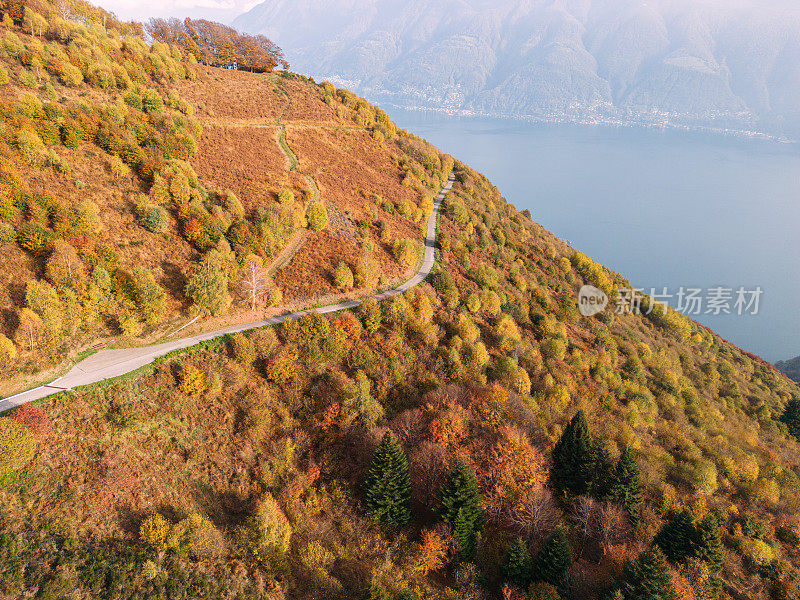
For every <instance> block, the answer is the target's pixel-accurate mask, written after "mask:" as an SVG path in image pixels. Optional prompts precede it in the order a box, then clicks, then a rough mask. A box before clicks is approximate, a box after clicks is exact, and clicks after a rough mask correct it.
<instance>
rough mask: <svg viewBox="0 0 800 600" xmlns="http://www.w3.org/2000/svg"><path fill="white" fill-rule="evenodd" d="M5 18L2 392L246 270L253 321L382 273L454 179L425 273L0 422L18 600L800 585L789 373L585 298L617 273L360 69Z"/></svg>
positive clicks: (639, 593)
mask: <svg viewBox="0 0 800 600" xmlns="http://www.w3.org/2000/svg"><path fill="white" fill-rule="evenodd" d="M2 6H4V7H5V6H6V5H2ZM78 6H82V5H78ZM34 20H35V19H34V17H32V16H31V15H30V14H28V19H27V22H29V23H30V22H33V21H34ZM9 21H10V20H9V19H5V20H4V25H3V26H2V27H0V42H2V48H3V51H2V61H1V62H2V64H3V65H4V67H3V68H5V69H6V70H7V71H8V72H9V83H7V84H5V85H0V89H2V90H4V91H3V93H4V94H6V95H5V96H3V97H4V98H5V99H6V100H5V101H4V102H3V103H2V104H0V109H1V110H0V116H2V123H3V129H2V130H0V142H2V143H0V155H1V156H2V158H3V159H4V160H3V162H2V163H0V181H1V182H2V187H0V236H2V237H0V241H2V244H3V246H2V252H3V253H4V256H7V257H8V258H7V259H6V260H5V261H3V264H2V265H0V273H2V276H3V280H2V281H3V285H4V287H3V290H2V293H3V294H5V298H6V300H4V304H3V305H2V311H3V319H4V322H3V336H0V361H1V362H0V364H2V365H4V369H5V370H4V371H3V375H2V377H0V379H2V380H3V383H4V385H6V386H8V387H10V386H11V385H12V384H13V382H14V379H13V377H14V373H17V377H20V375H19V374H20V373H25V372H29V371H32V370H34V369H35V368H38V367H41V366H43V365H45V364H48V363H51V362H54V361H57V360H59V359H60V357H61V356H62V355H63V354H64V353H65V352H67V351H69V350H70V349H74V347H75V346H76V345H78V344H79V343H80V342H81V341H86V342H87V343H88V342H89V341H90V340H95V339H99V338H102V337H103V336H107V335H115V336H119V335H124V336H127V337H128V339H129V340H130V339H134V338H137V336H143V337H146V336H148V335H150V336H154V335H157V334H158V333H159V332H160V331H164V330H165V329H166V328H167V326H168V325H172V324H173V323H178V322H179V321H178V319H177V318H176V315H177V314H179V311H181V310H187V311H195V312H197V313H198V314H203V315H210V316H211V317H210V318H209V319H208V320H207V321H206V323H207V324H211V323H214V322H216V321H215V319H223V318H228V319H235V318H237V316H238V317H241V318H247V317H248V315H249V317H250V318H252V316H253V314H252V312H251V311H250V306H249V305H248V304H247V302H241V298H240V296H241V294H238V293H237V292H239V291H240V290H239V288H240V285H241V278H240V274H241V273H242V272H245V273H246V272H248V271H249V272H250V273H254V272H255V273H259V269H264V270H267V269H269V268H270V267H273V269H271V270H270V271H269V272H271V273H272V272H274V276H273V282H274V284H275V285H276V286H277V287H275V288H271V289H270V290H269V293H268V294H264V296H265V297H263V298H258V301H259V307H258V309H257V312H258V316H260V315H261V314H262V313H263V312H264V311H266V310H272V311H277V310H281V307H282V306H285V305H286V304H287V303H290V302H291V303H295V302H297V301H302V300H303V299H306V300H307V299H311V300H312V301H313V300H314V299H317V298H318V297H320V296H325V295H330V294H333V293H358V292H359V291H360V292H361V293H364V292H365V291H366V290H369V289H373V288H375V287H376V286H381V285H383V284H385V283H386V282H388V281H391V280H392V279H396V278H398V277H399V276H400V275H401V274H402V273H403V272H404V271H405V270H407V269H411V268H413V266H414V262H415V260H416V258H417V255H416V247H415V244H417V243H418V241H419V240H420V238H421V231H420V224H421V222H422V220H423V219H424V218H425V216H426V215H427V214H429V211H430V210H431V197H432V194H433V193H434V192H435V191H436V190H437V189H438V188H439V186H440V185H441V184H442V183H443V182H444V181H445V180H446V179H447V177H448V175H449V174H450V173H452V174H453V176H454V178H455V182H454V185H453V188H452V190H451V192H450V193H449V194H448V195H447V197H446V199H445V201H444V205H443V209H442V212H441V214H440V218H439V223H438V226H439V232H438V249H437V250H438V254H437V268H436V270H435V272H434V274H433V275H432V276H431V277H430V278H429V280H428V281H426V282H424V283H423V284H421V285H419V286H417V287H415V288H413V289H411V290H409V291H408V292H406V293H404V294H401V295H397V296H394V297H392V298H390V299H387V300H384V301H382V302H380V303H378V302H377V301H375V300H367V301H365V302H364V303H363V304H362V305H361V306H360V307H359V308H358V309H357V310H355V311H353V312H344V313H340V314H333V315H327V316H323V315H320V314H318V313H315V312H312V313H310V314H308V315H306V316H304V317H302V318H301V319H299V320H297V321H287V322H286V323H284V324H282V325H281V326H280V327H275V328H263V329H259V330H253V331H250V332H248V333H246V334H238V335H234V336H228V337H226V338H222V339H218V340H215V341H212V342H209V343H206V344H203V345H200V346H197V347H194V348H192V349H190V350H188V351H185V352H182V353H178V354H175V355H171V356H166V357H164V358H163V359H160V360H159V361H157V362H156V363H154V364H153V365H150V366H148V367H146V368H144V369H141V370H140V371H138V372H134V373H131V374H129V375H127V376H125V377H124V378H122V379H120V380H117V381H110V382H104V383H102V384H98V385H94V386H91V387H89V388H86V389H79V390H75V391H69V392H64V393H61V394H59V395H56V396H51V397H49V398H47V399H46V400H44V401H42V402H40V403H38V404H37V405H35V406H33V405H28V406H24V407H21V408H19V409H17V410H15V411H13V412H12V413H11V414H4V415H2V416H0V598H110V599H131V600H133V599H137V600H138V599H142V600H144V599H148V600H152V599H159V600H160V599H165V600H166V599H169V600H174V599H187V600H188V599H195V598H215V599H225V600H233V599H236V600H249V599H254V598H269V599H275V600H277V599H281V598H308V599H314V600H317V599H320V600H321V599H331V600H333V599H336V600H340V599H353V600H355V599H357V598H361V599H366V600H372V599H380V600H386V599H392V600H409V599H411V600H413V599H414V598H419V599H425V600H428V599H433V600H439V599H441V600H484V599H486V600H488V599H494V598H503V599H504V600H510V599H525V600H558V599H564V600H677V599H681V600H715V599H723V600H727V599H731V600H742V599H745V598H746V599H748V600H750V599H752V600H769V599H773V600H792V599H795V598H798V597H800V554H798V548H799V547H800V443H799V442H798V440H800V388H798V386H797V385H796V384H795V383H793V382H790V381H789V380H788V379H786V378H785V377H784V376H782V375H781V374H780V373H778V372H777V371H776V370H775V369H774V368H772V367H771V366H770V365H768V364H766V363H765V362H763V361H761V360H760V359H757V358H756V357H753V356H752V355H749V354H748V353H746V352H743V351H741V350H740V349H738V348H736V347H734V346H732V345H731V344H729V343H727V342H725V341H724V340H722V339H720V338H719V336H717V335H716V334H714V333H713V332H712V331H710V330H708V329H706V328H704V327H702V326H700V325H698V324H697V323H695V322H693V321H691V320H690V319H687V318H686V317H684V316H683V315H680V314H678V313H676V312H674V311H672V310H666V309H663V307H658V306H656V307H654V310H652V311H650V312H649V314H613V312H612V311H610V310H607V311H604V312H601V313H600V314H598V315H596V316H593V317H584V316H582V315H581V314H580V312H579V311H578V306H577V303H576V300H575V299H576V297H577V294H578V290H579V289H580V287H581V286H582V285H584V284H591V285H593V286H596V287H598V288H602V289H603V290H605V291H606V292H607V293H609V295H611V296H612V297H614V296H615V295H616V294H618V293H619V290H620V289H621V288H622V287H625V286H627V285H628V282H627V281H626V280H625V279H624V278H623V277H622V276H621V275H619V274H616V273H613V272H611V271H609V270H608V269H606V268H604V267H603V266H602V265H600V264H597V263H596V262H594V261H593V260H592V259H591V258H589V257H587V256H585V255H583V254H581V253H579V252H575V251H574V250H573V249H572V248H570V247H569V246H568V245H566V244H565V243H563V242H562V241H560V240H558V239H557V238H556V237H555V236H553V235H552V234H551V233H550V232H548V231H546V230H545V229H544V228H542V227H541V226H540V225H538V224H536V223H535V222H533V221H532V220H531V218H530V215H529V214H527V213H520V212H518V211H517V210H516V209H515V208H514V207H513V206H512V205H510V204H508V203H507V202H506V200H505V199H504V198H503V196H502V194H501V192H500V190H498V189H497V188H496V187H494V186H493V185H492V184H491V183H490V182H489V181H488V180H487V179H486V178H485V177H484V176H482V175H480V174H479V173H477V172H475V171H474V170H473V169H471V168H470V167H469V166H467V165H465V164H463V163H460V162H458V161H454V160H453V159H452V158H451V157H449V156H447V155H444V154H442V153H440V152H439V151H437V150H436V149H434V148H432V147H431V146H430V145H429V144H427V143H425V142H424V141H422V140H419V139H417V138H415V137H413V136H412V135H410V134H407V133H404V132H399V131H398V130H397V129H396V128H395V126H394V125H393V124H392V123H391V122H390V121H389V120H388V118H387V117H386V115H385V114H384V113H382V111H380V110H378V109H376V108H375V107H372V106H370V105H369V104H368V103H366V102H365V101H363V100H362V99H359V98H357V97H355V96H353V95H352V94H350V93H349V92H347V91H346V90H337V89H335V88H334V87H333V86H331V85H330V84H322V85H317V84H315V83H314V82H312V81H310V80H306V79H305V78H303V77H301V76H298V75H293V74H290V73H283V74H272V73H270V74H250V73H240V72H236V71H232V70H215V69H212V68H210V67H202V66H199V65H196V64H194V63H193V62H191V61H190V60H188V59H186V58H185V57H184V56H183V55H182V54H181V52H180V51H179V50H178V49H176V48H169V47H166V46H164V45H162V44H154V45H153V46H147V45H146V44H144V42H142V41H141V39H140V38H138V37H136V36H135V35H133V34H130V33H126V34H125V37H124V38H123V37H121V34H120V32H121V31H122V29H125V28H124V27H122V25H119V26H116V24H115V22H114V21H107V28H103V27H101V26H98V24H97V21H92V20H91V19H87V18H81V19H80V21H75V20H71V21H69V23H68V24H64V23H60V22H59V23H58V24H57V25H58V28H56V23H55V22H53V23H51V25H50V27H51V28H52V30H51V29H48V30H47V32H46V33H43V34H41V37H37V36H35V35H30V34H28V33H26V31H27V30H26V29H25V27H26V25H25V18H24V16H22V17H20V18H19V19H17V20H16V22H9ZM121 28H122V29H121ZM62 30H63V31H62ZM65 31H68V33H65ZM125 31H128V30H127V29H125ZM12 35H13V37H12ZM15 38H17V39H18V40H19V44H17V42H16V41H15ZM20 44H21V45H22V46H23V47H24V50H23V49H21V48H20ZM40 46H41V47H40ZM82 49H83V50H82ZM25 52H27V53H29V54H25ZM59 53H64V54H65V56H62V54H59ZM89 55H91V56H92V57H93V58H92V59H91V60H89V59H88V58H87V59H86V60H82V59H81V57H84V58H85V57H87V56H89ZM59 56H60V57H61V58H57V57H59ZM35 57H43V58H45V59H47V60H48V61H49V60H50V59H53V60H59V61H61V63H62V67H61V68H60V69H55V67H52V68H51V70H53V71H54V73H58V72H59V70H60V71H62V72H63V71H64V68H63V67H64V65H65V63H66V62H69V64H70V65H73V66H74V68H75V69H77V71H78V72H79V73H80V74H81V78H84V77H85V78H86V81H87V82H86V83H83V82H78V83H76V84H75V86H74V87H71V88H69V90H72V92H74V91H75V90H81V91H85V92H86V94H85V95H84V96H81V95H80V91H79V92H78V93H77V95H75V94H72V92H69V93H70V94H71V95H69V96H67V95H66V94H67V92H68V90H67V88H65V87H64V85H65V84H63V83H61V75H55V74H50V72H49V71H46V72H47V73H48V74H47V78H46V79H45V75H43V74H41V73H40V75H39V76H40V77H41V78H42V81H41V82H39V83H37V82H34V80H32V79H31V77H34V78H35V77H36V74H35V68H34V67H35V64H36V63H35V62H34V61H33V58H35ZM112 58H113V59H114V60H113V61H112V60H111V59H112ZM43 62H46V61H43ZM110 62H113V63H115V64H117V65H124V67H123V70H124V71H125V73H124V74H123V73H122V72H121V71H118V70H117V71H116V72H115V71H114V70H113V66H108V65H109V63H110ZM48 64H49V63H48ZM98 65H99V66H101V67H102V66H107V67H108V68H109V69H111V70H112V71H111V72H112V74H113V75H114V80H113V81H114V83H113V85H111V84H110V80H109V79H108V78H104V77H100V76H99V75H97V70H98V69H97V66H98ZM101 70H103V69H101ZM66 73H67V74H69V73H71V74H72V75H73V76H74V78H72V79H70V78H69V77H67V78H66V80H67V81H77V80H78V77H77V75H76V74H75V71H74V70H71V69H66ZM0 74H1V73H0ZM126 76H127V78H126ZM104 80H105V81H106V83H105V84H103V83H102V81H104ZM25 81H27V82H28V83H30V85H27V84H25ZM94 82H98V83H94ZM251 87H252V89H254V90H256V91H258V90H260V91H261V92H263V102H264V105H263V106H262V107H258V99H259V95H258V93H254V92H253V91H252V90H251V89H250V88H251ZM50 88H52V90H51V89H50ZM226 90H227V91H229V92H230V94H229V99H230V100H229V101H228V100H226V97H227V96H226V95H225V93H224V92H225V91H226ZM270 90H278V91H275V92H274V94H273V93H272V92H270ZM51 91H52V92H53V93H51ZM62 91H63V92H64V97H65V98H66V99H65V100H64V99H62V97H61V92H62ZM271 94H272V95H271ZM187 98H188V99H189V100H190V101H187V100H186V99H187ZM159 100H160V103H159ZM281 102H283V104H281ZM140 106H141V109H140V108H139V107H140ZM195 106H197V109H195ZM126 107H127V108H126ZM242 107H247V108H246V109H243V108H242ZM248 111H251V112H248ZM56 131H57V132H58V133H57V134H56V133H55V132H56ZM284 132H285V136H286V138H285V139H284V138H283V135H284ZM32 134H35V135H36V136H38V139H39V142H40V144H41V145H40V144H37V143H36V138H34V137H33V135H32ZM45 139H47V140H48V143H47V144H46V145H44V141H43V140H45ZM72 146H74V147H72ZM43 148H44V150H43ZM54 156H55V158H54ZM281 156H282V157H283V159H285V160H281ZM115 158H116V159H117V160H114V159H115ZM123 159H124V160H123ZM59 165H63V166H59ZM120 165H123V166H127V167H128V168H129V169H130V172H127V171H125V170H124V169H122V168H121V167H120ZM248 167H249V169H248ZM248 176H250V177H252V179H248ZM79 177H80V179H78V178H79ZM78 181H80V182H81V184H80V185H78V184H77V182H78ZM76 190H77V191H76ZM228 190H232V191H233V193H229V192H228ZM316 190H319V199H320V200H321V201H322V203H319V202H318V200H317V191H316ZM62 191H63V193H61V192H62ZM323 206H324V207H326V208H325V210H323ZM287 246H288V248H290V249H291V251H289V252H285V253H283V256H282V258H283V259H285V260H286V261H287V264H286V265H285V266H283V268H280V269H278V265H275V264H274V261H276V260H277V257H278V256H279V255H281V254H282V253H281V250H283V249H286V248H287ZM276 290H281V293H280V294H278V293H276ZM234 298H236V299H237V302H236V303H235V304H234V305H233V307H230V304H231V302H232V301H233V299H234ZM248 301H249V299H248ZM268 305H272V306H268ZM648 307H649V300H646V301H645V306H644V308H645V309H647V308H648ZM226 311H229V312H228V314H227V315H226ZM171 319H172V320H171ZM19 380H20V379H17V381H19Z"/></svg>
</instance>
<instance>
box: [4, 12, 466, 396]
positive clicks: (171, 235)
mask: <svg viewBox="0 0 800 600" xmlns="http://www.w3.org/2000/svg"><path fill="white" fill-rule="evenodd" d="M100 18H101V21H102V18H103V17H102V15H101V17H100ZM105 18H106V19H107V22H108V23H109V24H110V23H112V21H111V20H110V17H109V16H108V15H106V17H105ZM114 23H116V22H114ZM121 27H122V25H119V27H114V28H113V29H112V28H111V26H109V29H108V30H104V29H103V28H102V27H101V26H99V25H98V24H97V22H96V21H91V20H88V21H87V22H84V23H78V22H75V21H63V20H59V19H58V18H54V19H53V20H52V22H51V25H50V29H49V30H48V31H47V33H46V34H45V35H44V36H42V37H41V39H40V38H39V37H37V36H35V35H31V34H30V32H29V31H28V30H26V28H25V27H20V26H13V25H10V24H6V25H0V38H2V40H3V47H4V51H3V54H2V56H0V67H2V69H3V71H2V73H3V74H7V75H8V77H7V82H6V83H5V84H3V85H0V102H2V108H1V110H2V112H0V118H2V123H3V129H2V144H0V152H2V153H3V154H2V155H3V161H4V162H3V165H2V173H0V177H2V178H3V187H2V189H1V190H0V220H2V221H1V223H0V228H1V231H2V234H3V235H2V238H1V239H0V243H2V244H3V246H2V247H3V252H4V256H5V259H6V260H4V261H3V263H2V264H0V302H1V303H2V306H3V307H4V310H3V312H2V323H1V324H2V327H1V328H0V335H2V338H0V342H2V343H0V346H2V347H3V354H2V356H3V361H4V363H5V368H6V371H5V373H4V376H3V377H2V378H0V394H2V395H8V394H9V393H13V392H15V391H19V390H22V389H26V388H28V387H31V386H32V385H33V384H34V383H36V382H41V381H50V380H51V379H53V378H54V377H55V375H57V374H61V373H62V372H63V368H64V367H63V365H64V364H65V363H64V361H65V359H66V361H69V360H70V359H72V358H73V357H75V356H76V355H77V353H78V352H79V351H81V350H85V349H90V348H91V346H93V345H95V344H97V343H109V342H111V341H112V340H113V343H115V344H117V345H119V346H123V347H124V346H128V345H138V344H141V343H144V342H152V341H156V340H161V339H164V336H166V335H168V334H170V333H172V332H175V331H176V330H177V329H178V328H179V327H182V326H183V325H185V324H186V323H187V322H189V321H191V322H192V323H193V324H192V325H191V327H189V328H187V329H182V330H181V332H182V333H181V334H182V335H187V334H191V333H198V332H200V331H203V330H209V329H215V328H219V327H222V326H225V325H231V324H235V323H242V322H247V321H257V320H260V319H261V318H262V317H263V316H264V314H265V312H264V311H266V316H270V315H271V314H277V313H279V312H281V311H283V310H285V309H286V308H292V307H293V308H299V307H301V306H303V305H306V304H309V303H310V304H316V303H319V302H320V301H322V300H323V299H325V298H330V299H333V298H335V297H337V296H339V295H347V294H350V295H365V294H368V293H369V292H371V291H372V290H374V289H377V288H378V287H380V288H383V289H386V288H387V287H388V286H390V285H391V284H394V283H397V282H398V281H399V280H401V279H403V278H404V277H406V278H407V276H408V274H409V273H410V272H411V271H412V270H413V267H414V263H415V260H416V257H417V254H418V253H419V250H420V246H421V241H422V231H421V230H422V223H423V221H424V218H425V217H426V216H427V215H428V214H429V213H430V210H431V208H432V197H433V194H435V193H436V192H437V191H438V189H439V187H440V186H441V184H442V182H443V181H444V180H445V179H446V174H443V172H442V171H441V170H440V169H448V168H449V167H448V164H449V163H451V162H452V159H449V158H447V157H445V156H444V155H441V154H440V153H438V151H434V150H432V149H430V148H429V147H428V146H427V145H426V144H424V143H423V142H422V141H421V140H417V139H415V138H413V136H410V135H406V134H405V133H401V134H400V135H396V129H395V127H394V125H393V124H391V123H389V122H388V120H387V118H386V116H385V114H383V113H382V111H380V110H376V109H375V108H374V107H372V106H371V105H369V104H367V103H366V102H364V101H362V100H360V99H358V98H356V97H355V96H353V95H352V94H349V93H347V92H345V91H344V90H343V91H342V92H341V94H339V95H337V91H336V89H335V88H333V86H330V85H328V86H327V87H322V86H317V85H313V84H309V82H308V81H307V80H306V79H305V78H304V77H301V76H295V75H292V74H289V73H283V74H276V73H267V74H261V75H259V74H252V73H244V72H241V73H240V72H231V73H228V74H226V76H225V77H221V76H220V74H219V73H220V71H219V70H218V69H213V68H211V67H206V66H203V65H199V64H197V63H196V62H195V61H193V60H189V59H188V58H186V57H185V56H184V55H182V54H181V52H180V51H179V50H178V49H177V48H170V47H169V46H167V45H165V44H158V43H157V44H154V45H153V46H152V47H149V46H147V45H146V44H145V43H144V41H143V40H142V39H141V38H140V37H139V36H138V35H136V34H135V33H134V34H131V33H127V32H125V33H120V30H119V28H121ZM91 52H94V54H93V55H92V54H91ZM65 65H68V66H65ZM68 76H69V77H68ZM70 77H71V79H70ZM195 107H197V108H195ZM429 151H430V152H431V153H430V154H428V152H429ZM412 155H413V156H412ZM414 156H416V157H417V158H423V157H424V158H425V160H428V161H434V162H429V163H428V167H427V170H426V168H425V167H423V166H422V165H421V164H420V162H419V161H418V160H417V158H414ZM434 159H435V160H434ZM448 161H449V163H448ZM434 170H436V172H435V173H434ZM313 210H317V211H318V212H320V215H321V216H322V220H321V221H319V222H315V221H314V220H313V219H312V218H311V217H312V211H313ZM253 261H255V262H254V264H256V271H254V272H255V273H256V275H257V279H258V281H259V282H260V283H259V285H258V290H257V291H258V293H257V294H256V297H255V298H252V297H251V296H252V295H251V296H249V297H250V300H248V299H247V298H246V296H247V293H246V290H245V288H246V287H247V282H246V281H245V280H244V277H245V273H246V272H247V268H246V267H247V266H248V264H249V263H250V262H253ZM210 263H213V269H212V270H213V271H214V272H215V275H214V277H215V278H216V277H218V276H221V277H222V278H223V279H224V280H225V284H224V286H219V287H218V288H217V289H218V290H220V291H219V294H218V295H219V297H218V298H216V300H217V301H218V302H217V303H216V304H214V305H213V306H212V304H209V301H210V300H214V299H213V298H208V297H205V299H204V300H202V302H201V303H198V298H199V297H200V296H198V295H197V294H196V293H194V295H193V294H192V293H190V287H191V286H189V283H190V281H191V280H192V277H193V276H194V275H196V274H197V273H200V272H201V271H202V266H203V265H204V264H210ZM64 265H66V266H67V272H66V273H65V272H64V268H63V266H64ZM340 265H341V266H342V268H343V269H346V270H348V271H349V272H350V273H351V279H352V281H350V282H349V283H348V282H346V281H345V282H344V283H341V282H338V283H337V278H336V270H337V268H339V266H340ZM209 285H210V283H209V282H205V283H204V288H203V289H210V288H209V287H208V286H209ZM223 288H224V289H223ZM191 289H194V288H191ZM37 299H38V300H37ZM43 299H53V302H52V304H53V306H47V305H46V304H45V303H44V300H43ZM55 299H57V302H56V301H55ZM251 300H255V304H254V303H253V302H251ZM198 314H200V315H201V316H203V317H206V318H204V319H202V320H199V321H193V318H194V317H195V316H197V315H198Z"/></svg>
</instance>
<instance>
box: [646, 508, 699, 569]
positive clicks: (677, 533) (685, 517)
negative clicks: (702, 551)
mask: <svg viewBox="0 0 800 600" xmlns="http://www.w3.org/2000/svg"><path fill="white" fill-rule="evenodd" d="M696 538H697V529H696V528H695V526H694V523H693V522H692V516H691V515H690V514H689V513H688V512H687V511H685V510H684V511H681V512H679V513H677V514H676V515H673V517H672V518H671V519H670V520H669V521H668V522H667V523H666V524H665V525H664V526H663V527H662V528H661V530H660V531H659V532H658V534H657V535H656V538H655V540H654V542H655V544H656V545H657V546H659V547H660V548H661V550H662V551H663V552H664V555H665V556H666V557H667V559H668V560H669V561H670V562H671V563H673V564H675V563H679V562H682V561H684V560H686V559H687V558H689V557H691V556H694V555H695V551H696V543H695V540H696Z"/></svg>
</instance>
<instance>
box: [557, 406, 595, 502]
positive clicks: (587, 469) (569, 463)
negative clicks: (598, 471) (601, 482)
mask: <svg viewBox="0 0 800 600" xmlns="http://www.w3.org/2000/svg"><path fill="white" fill-rule="evenodd" d="M594 459H595V457H594V452H593V444H592V438H591V436H590V435H589V425H588V423H587V421H586V413H584V412H583V411H582V410H579V411H578V412H577V414H576V415H575V416H574V417H573V418H572V420H571V421H570V422H569V425H567V428H566V429H565V430H564V433H563V434H561V438H560V439H559V440H558V442H556V445H555V447H554V448H553V468H552V470H551V473H550V476H551V479H552V481H553V486H554V487H555V489H557V490H558V491H561V492H564V491H567V492H571V493H572V494H575V495H580V494H585V493H586V492H587V491H589V488H590V486H591V483H592V476H593V469H594Z"/></svg>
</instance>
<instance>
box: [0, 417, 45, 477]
mask: <svg viewBox="0 0 800 600" xmlns="http://www.w3.org/2000/svg"><path fill="white" fill-rule="evenodd" d="M35 449H36V443H35V441H34V439H33V434H32V433H31V432H30V431H28V429H26V428H25V427H23V426H22V425H20V424H19V423H17V422H16V421H14V420H12V419H9V418H7V417H0V477H3V476H5V475H7V474H8V473H11V472H12V471H17V470H19V469H21V468H23V467H24V466H25V465H27V464H28V463H29V462H30V461H31V459H32V458H33V454H34V451H35Z"/></svg>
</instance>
